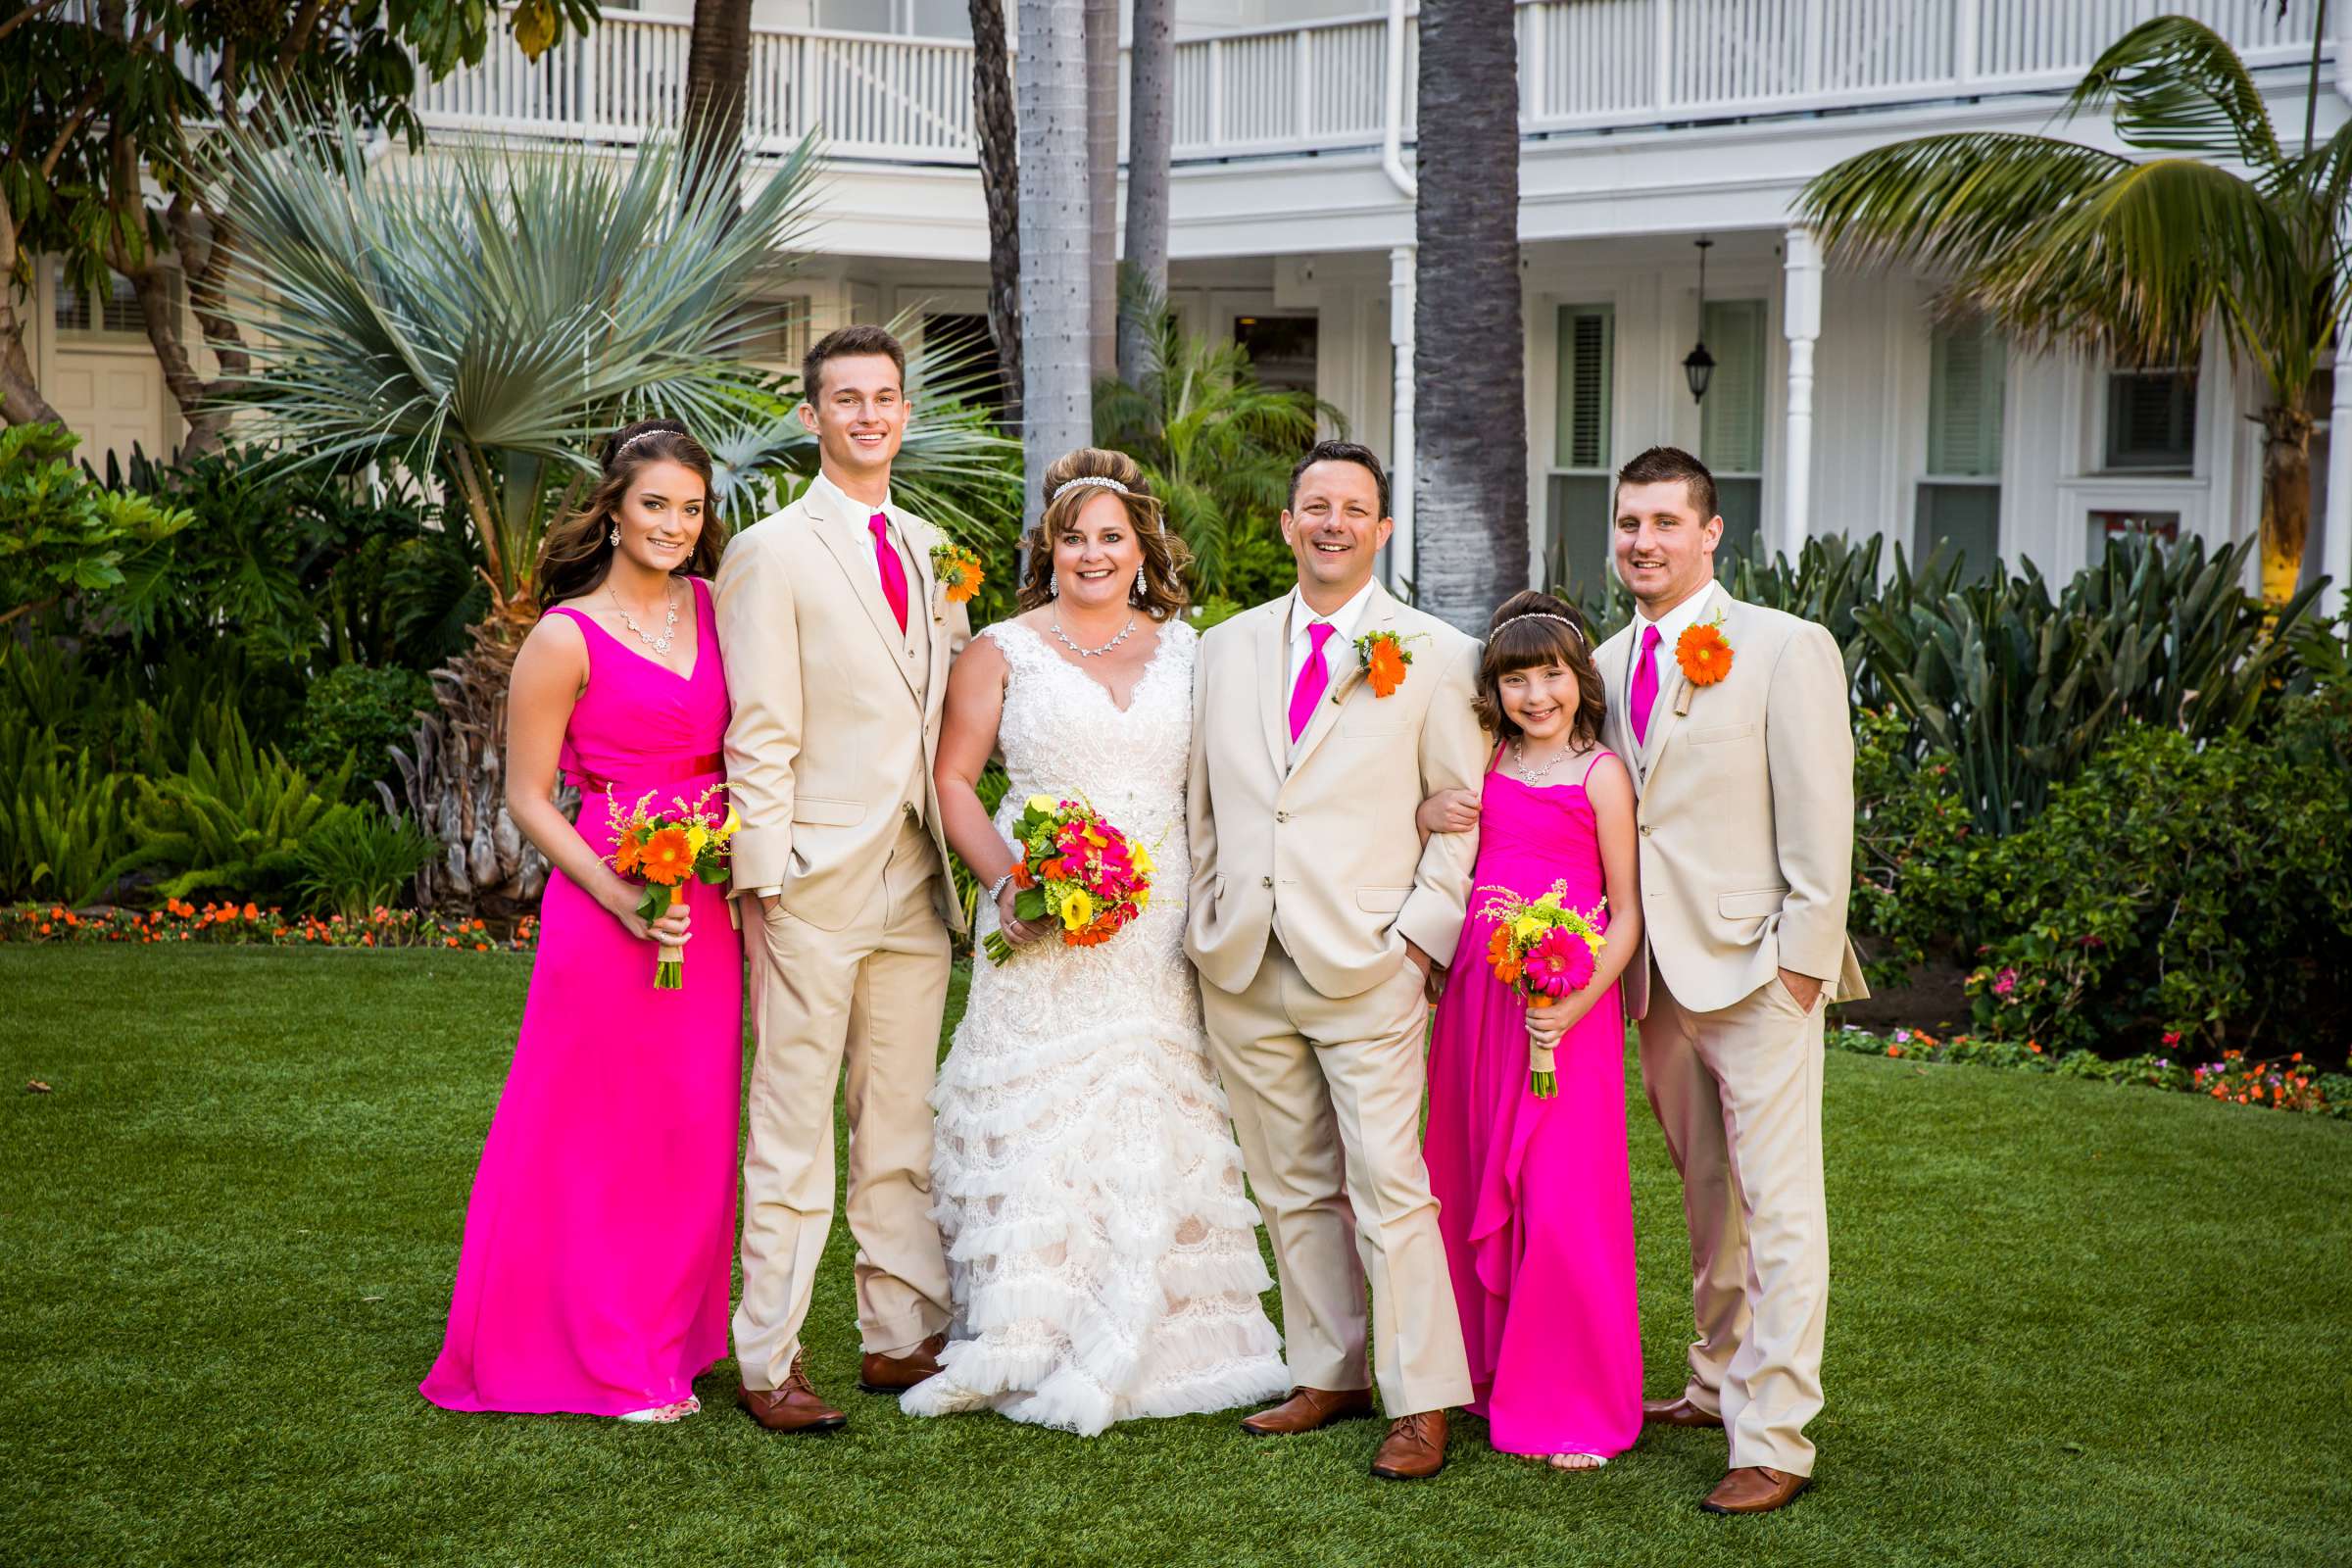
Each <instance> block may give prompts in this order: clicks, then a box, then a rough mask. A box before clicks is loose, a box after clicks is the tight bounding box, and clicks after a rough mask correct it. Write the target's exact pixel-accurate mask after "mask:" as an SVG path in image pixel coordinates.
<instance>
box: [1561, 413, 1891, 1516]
mask: <svg viewBox="0 0 2352 1568" xmlns="http://www.w3.org/2000/svg"><path fill="white" fill-rule="evenodd" d="M1722 536H1723V518H1722V517H1720V516H1719V515H1716V511H1715V480H1714V476H1713V475H1712V474H1710V473H1708V471H1707V469H1706V466H1704V465H1703V464H1701V463H1700V462H1699V461H1698V460H1697V459H1696V458H1693V457H1691V455H1690V454H1688V453H1685V452H1679V451H1676V450H1675V449H1673V448H1671V447H1655V448H1652V449H1651V450H1649V451H1647V452H1644V453H1642V455H1641V456H1640V457H1638V458H1636V459H1635V460H1634V461H1633V462H1632V463H1630V464H1628V465H1626V466H1625V468H1624V469H1623V470H1622V471H1621V472H1620V473H1619V474H1618V476H1617V499H1616V526H1615V530H1614V548H1615V555H1616V563H1617V574H1618V577H1619V578H1620V579H1621V580H1622V581H1623V582H1624V583H1625V585H1626V587H1627V588H1628V589H1629V590H1631V591H1632V593H1633V596H1634V600H1635V604H1636V606H1637V613H1636V614H1635V616H1634V619H1633V623H1632V624H1631V625H1629V626H1627V627H1626V628H1625V629H1624V630H1623V631H1621V632H1619V633H1618V634H1617V635H1616V636H1614V637H1612V638H1610V639H1609V640H1608V641H1607V642H1605V643H1603V644H1602V645H1601V647H1600V650H1599V653H1598V655H1597V657H1596V663H1597V664H1598V667H1599V671H1600V675H1601V678H1602V680H1603V681H1605V682H1606V683H1607V687H1608V694H1609V713H1608V723H1607V728H1606V736H1605V738H1606V739H1607V741H1608V744H1609V745H1610V746H1611V747H1612V748H1614V749H1615V750H1616V752H1617V754H1618V756H1619V757H1621V758H1622V759H1624V761H1625V764H1626V766H1627V768H1628V769H1629V770H1630V771H1631V772H1632V773H1633V775H1634V780H1635V785H1636V788H1637V791H1638V793H1639V802H1638V805H1637V809H1636V815H1635V823H1636V830H1637V833H1638V835H1639V843H1640V848H1641V857H1642V915H1643V918H1644V939H1645V943H1646V947H1647V953H1646V955H1645V956H1637V957H1636V959H1635V960H1634V962H1633V964H1632V966H1631V967H1629V968H1628V969H1627V970H1626V972H1625V991H1626V1002H1627V1005H1628V1008H1629V1010H1630V1011H1631V1012H1632V1013H1633V1014H1634V1016H1635V1017H1637V1018H1639V1019H1641V1021H1642V1025H1641V1026H1642V1087H1643V1088H1644V1089H1645V1090H1646V1091H1647V1093H1648V1096H1649V1103H1650V1107H1651V1109H1652V1110H1654V1111H1655V1112H1656V1113H1657V1118H1658V1125H1659V1127H1660V1128H1661V1129H1663V1131H1664V1132H1665V1134H1666V1147H1667V1149H1668V1151H1669V1152H1671V1153H1672V1154H1673V1156H1674V1163H1675V1168H1676V1169H1677V1170H1679V1171H1680V1172H1681V1173H1682V1177H1683V1212H1684V1216H1685V1218H1686V1219H1687V1220H1688V1221H1689V1223H1690V1229H1691V1274H1692V1290H1691V1295H1692V1301H1693V1305H1694V1308H1695V1311H1696V1315H1697V1319H1698V1339H1697V1341H1696V1342H1695V1343H1693V1344H1692V1346H1691V1378H1690V1382H1689V1385H1688V1387H1687V1388H1686V1390H1685V1392H1684V1393H1683V1395H1682V1396H1681V1397H1678V1398H1675V1399H1671V1400H1665V1401H1660V1402H1653V1403H1651V1404H1648V1405H1645V1406H1644V1407H1643V1413H1644V1415H1645V1417H1646V1418H1647V1419H1648V1420H1651V1421H1655V1422H1660V1423H1664V1424H1667V1425H1672V1426H1684V1427H1724V1428H1728V1429H1729V1434H1730V1446H1731V1465H1730V1471H1729V1473H1728V1474H1727V1475H1726V1476H1725V1477H1724V1479H1723V1481H1722V1483H1721V1484H1719V1485H1718V1486H1717V1487H1716V1488H1715V1490H1714V1491H1713V1492H1712V1493H1710V1494H1709V1495H1708V1496H1707V1498H1706V1501H1705V1502H1704V1503H1702V1504H1701V1506H1702V1507H1704V1508H1706V1509H1708V1510H1709V1511H1710V1512H1715V1513H1763V1512H1769V1511H1770V1510H1772V1509H1775V1508H1779V1507H1781V1506H1782V1505H1784V1504H1785V1503H1787V1502H1789V1500H1790V1499H1792V1498H1793V1497H1794V1496H1795V1495H1797V1494H1798V1493H1799V1492H1801V1491H1803V1490H1804V1488H1805V1485H1806V1483H1807V1481H1808V1479H1809V1478H1810V1477H1811V1475H1812V1472H1813V1445H1812V1444H1811V1442H1809V1441H1808V1440H1807V1439H1806V1437H1805V1434H1804V1428H1805V1423H1806V1422H1807V1421H1809V1420H1811V1419H1812V1418H1813V1416H1814V1414H1815V1413H1816V1412H1818V1411H1819V1410H1820V1409H1821V1402H1822V1397H1821V1345H1822V1330H1823V1326H1824V1324H1825V1323H1826V1321H1827V1319H1828V1314H1829V1291H1830V1251H1829V1215H1828V1208H1827V1205H1826V1202H1825V1200H1824V1197H1823V1189H1822V1154H1821V1070H1822V1049H1823V1046H1822V1026H1823V1008H1824V1006H1825V1005H1827V1004H1828V1003H1831V1002H1842V1001H1850V1000H1852V999H1855V998H1858V997H1862V996H1867V995H1868V994H1869V993H1868V992H1867V990H1866V989H1865V988H1864V987H1863V985H1862V976H1861V971H1860V969H1859V967H1858V966H1857V965H1856V963H1855V961H1854V954H1853V948H1852V946H1851V945H1850V944H1849V943H1848V942H1847V941H1846V935H1845V906H1846V897H1847V892H1848V889H1849V888H1850V886H1851V882H1852V874H1853V872H1852V868H1853V843H1854V739H1853V727H1852V720H1851V718H1850V717H1849V715H1848V709H1847V702H1846V681H1845V665H1844V662H1843V661H1842V660H1841V659H1840V657H1839V655H1838V644H1837V642H1836V641H1835V640H1834V639H1833V638H1832V637H1831V636H1830V634H1829V632H1828V631H1827V630H1825V629H1824V628H1822V627H1821V626H1818V625H1815V624H1814V623H1813V622H1811V621H1807V620H1800V619H1798V618H1797V617H1795V616H1793V615H1788V614H1784V613H1781V612H1779V611H1777V610H1767V609H1764V608H1763V607H1761V606H1758V605H1749V604H1742V603H1741V602H1740V601H1739V600H1737V599H1734V598H1733V597H1732V596H1731V595H1730V594H1729V593H1728V592H1726V591H1725V590H1724V589H1723V588H1722V587H1721V586H1719V585H1718V584H1717V583H1716V581H1715V575H1714V570H1715V546H1716V543H1717V541H1719V540H1720V539H1721V538H1722ZM1692 628H1698V629H1699V630H1698V632H1697V636H1698V639H1699V640H1701V641H1704V642H1708V643H1713V642H1716V641H1717V640H1718V639H1719V640H1720V644H1721V648H1728V650H1729V662H1728V665H1725V664H1724V663H1723V661H1722V654H1721V649H1718V651H1717V655H1716V660H1715V664H1714V667H1708V666H1706V665H1704V664H1698V665H1696V669H1697V673H1698V675H1699V676H1700V677H1701V679H1699V680H1693V679H1692V678H1691V675H1690V674H1688V673H1686V671H1685V669H1684V667H1683V664H1682V662H1681V661H1680V659H1679V658H1678V651H1677V650H1678V644H1679V642H1680V641H1681V639H1682V638H1683V636H1684V634H1685V633H1686V632H1688V631H1691V629H1692ZM1693 652H1694V653H1696V652H1697V650H1695V649H1694V650H1693Z"/></svg>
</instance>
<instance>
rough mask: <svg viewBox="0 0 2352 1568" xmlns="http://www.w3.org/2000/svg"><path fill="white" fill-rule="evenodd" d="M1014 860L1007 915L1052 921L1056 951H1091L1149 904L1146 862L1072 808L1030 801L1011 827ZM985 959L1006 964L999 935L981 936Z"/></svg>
mask: <svg viewBox="0 0 2352 1568" xmlns="http://www.w3.org/2000/svg"><path fill="white" fill-rule="evenodd" d="M1012 837H1013V842H1014V843H1015V844H1017V845H1018V846H1019V847H1020V852H1021V858H1020V859H1018V860H1017V861H1015V862H1014V863H1013V867H1012V883H1013V886H1014V887H1016V888H1018V889H1019V890H1020V891H1019V892H1018V893H1016V894H1015V895H1014V896H1013V900H1012V912H1013V914H1014V915H1015V916H1017V917H1018V918H1020V919H1023V920H1042V919H1044V918H1046V917H1047V916H1048V915H1052V916H1053V917H1054V919H1055V920H1058V921H1060V922H1061V940H1062V945H1063V946H1065V947H1072V948H1092V947H1096V946H1099V945H1100V944H1102V943H1104V942H1108V941H1109V940H1110V939H1111V938H1112V937H1113V936H1115V935H1117V934H1118V930H1119V927H1121V926H1123V925H1125V924H1127V923H1128V922H1129V921H1131V920H1133V919H1135V918H1136V917H1137V916H1138V915H1140V914H1142V913H1143V912H1144V910H1145V908H1146V907H1149V906H1150V904H1151V903H1152V855H1151V852H1150V851H1148V850H1146V849H1145V848H1144V847H1143V846H1142V845H1141V844H1138V843H1136V842H1135V841H1134V840H1133V839H1130V838H1129V837H1128V836H1127V835H1126V834H1124V833H1122V832H1120V831H1119V830H1118V829H1117V828H1115V827H1113V826H1111V825H1110V823H1109V822H1107V821H1105V820H1103V814H1102V813H1101V812H1099V811H1097V810H1096V809H1094V808H1093V807H1091V806H1088V805H1086V804H1084V803H1083V802H1079V801H1056V800H1055V799H1054V797H1052V796H1051V795H1032V796H1030V797H1029V800H1028V804H1027V805H1026V806H1024V807H1023V808H1022V809H1021V819H1020V820H1019V821H1018V822H1015V823H1014V824H1013V827H1012ZM987 947H988V956H989V957H990V958H992V959H994V960H995V961H996V962H998V963H1003V962H1005V960H1006V959H1007V958H1009V957H1011V956H1012V944H1011V943H1010V942H1007V941H1006V940H1005V933H1004V932H1003V931H991V932H990V933H989V934H988V941H987Z"/></svg>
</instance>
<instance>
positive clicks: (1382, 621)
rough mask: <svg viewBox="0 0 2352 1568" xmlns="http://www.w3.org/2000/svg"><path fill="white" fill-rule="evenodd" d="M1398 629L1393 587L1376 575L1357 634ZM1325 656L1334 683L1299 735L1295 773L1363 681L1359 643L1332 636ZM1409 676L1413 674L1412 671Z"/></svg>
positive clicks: (1317, 746)
mask: <svg viewBox="0 0 2352 1568" xmlns="http://www.w3.org/2000/svg"><path fill="white" fill-rule="evenodd" d="M1395 630H1397V601H1396V600H1394V599H1392V598H1390V597H1389V591H1388V590H1387V589H1385V588H1383V587H1381V586H1380V584H1379V582H1378V580H1377V579H1376V580H1375V581H1374V582H1373V585H1372V599H1371V602H1370V603H1368V604H1366V605H1365V606H1364V615H1363V619H1362V621H1361V622H1359V623H1358V624H1357V626H1356V632H1355V634H1356V636H1358V637H1362V636H1366V635H1369V634H1370V633H1372V632H1376V631H1395ZM1323 659H1324V662H1325V663H1326V664H1327V665H1328V666H1329V668H1330V670H1331V685H1330V687H1329V688H1328V689H1327V690H1326V692H1325V693H1324V696H1323V700H1322V701H1321V702H1318V703H1317V704H1315V712H1314V716H1313V717H1312V718H1309V719H1308V720H1307V721H1306V733H1305V734H1304V735H1302V736H1300V737H1299V753H1298V755H1297V756H1296V757H1293V758H1292V759H1291V771H1292V772H1294V773H1296V772H1298V771H1299V769H1300V768H1302V767H1304V766H1305V765H1306V760H1307V759H1308V758H1310V757H1312V756H1314V755H1315V752H1316V750H1317V749H1318V748H1320V747H1321V746H1322V744H1323V742H1324V739H1325V738H1326V737H1327V736H1329V735H1330V734H1331V732H1332V730H1333V729H1334V728H1335V727H1337V726H1338V724H1339V722H1340V713H1341V711H1342V710H1344V709H1345V708H1346V707H1347V706H1348V699H1349V698H1350V697H1352V696H1354V695H1355V688H1356V687H1357V686H1359V685H1361V684H1362V683H1363V675H1364V665H1363V661H1362V660H1360V659H1358V658H1356V657H1355V645H1354V644H1353V643H1352V642H1346V643H1344V642H1342V641H1341V640H1340V639H1339V638H1337V637H1334V638H1332V640H1331V641H1330V642H1328V643H1325V644H1324V645H1323ZM1406 678H1407V679H1410V678H1411V677H1410V676H1409V675H1408V676H1407V677H1406Z"/></svg>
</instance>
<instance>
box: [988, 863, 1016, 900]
mask: <svg viewBox="0 0 2352 1568" xmlns="http://www.w3.org/2000/svg"><path fill="white" fill-rule="evenodd" d="M1011 881H1012V873H1011V872H1010V871H1007V872H1005V874H1004V875H1003V876H1001V877H999V878H997V885H996V886H995V887H992V888H990V889H989V890H988V902H989V903H991V904H994V903H996V902H997V901H998V900H999V899H1002V898H1003V897H1005V887H1006V886H1007V885H1008V884H1010V882H1011Z"/></svg>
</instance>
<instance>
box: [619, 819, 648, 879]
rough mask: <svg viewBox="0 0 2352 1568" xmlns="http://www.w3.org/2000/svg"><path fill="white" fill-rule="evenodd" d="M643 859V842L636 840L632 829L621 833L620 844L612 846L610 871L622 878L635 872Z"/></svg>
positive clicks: (636, 837)
mask: <svg viewBox="0 0 2352 1568" xmlns="http://www.w3.org/2000/svg"><path fill="white" fill-rule="evenodd" d="M643 858H645V842H644V840H642V839H640V838H638V836H637V834H636V832H635V831H634V830H633V829H632V830H631V831H629V832H627V833H623V834H622V835H621V836H620V842H619V843H618V844H615V845H614V846H613V870H615V871H618V872H619V873H620V874H621V875H622V876H627V875H628V874H629V873H630V872H632V871H634V870H636V869H637V865H638V862H639V861H640V860H642V859H643Z"/></svg>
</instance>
